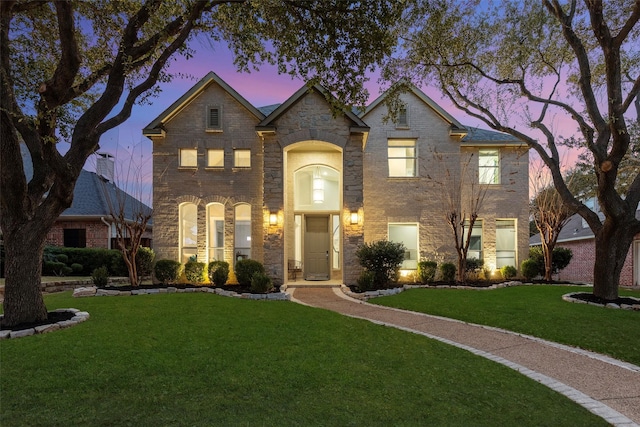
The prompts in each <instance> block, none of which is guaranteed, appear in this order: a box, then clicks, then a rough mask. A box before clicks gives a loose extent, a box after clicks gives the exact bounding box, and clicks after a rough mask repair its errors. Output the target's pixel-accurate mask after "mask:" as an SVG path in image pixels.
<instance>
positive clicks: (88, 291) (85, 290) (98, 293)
mask: <svg viewBox="0 0 640 427" xmlns="http://www.w3.org/2000/svg"><path fill="white" fill-rule="evenodd" d="M196 292H202V293H208V294H216V295H221V296H225V297H232V298H240V299H250V300H269V301H289V300H291V295H289V294H287V293H284V292H273V293H270V294H250V293H237V292H233V291H225V290H224V289H220V288H208V287H205V286H203V287H197V288H184V289H182V288H176V287H173V286H169V287H167V288H154V289H134V290H132V291H118V290H115V289H98V288H96V287H95V286H87V287H82V288H76V289H75V290H74V291H73V296H74V297H76V298H80V297H94V296H95V297H102V296H110V297H117V296H133V295H154V294H176V293H177V294H184V293H196Z"/></svg>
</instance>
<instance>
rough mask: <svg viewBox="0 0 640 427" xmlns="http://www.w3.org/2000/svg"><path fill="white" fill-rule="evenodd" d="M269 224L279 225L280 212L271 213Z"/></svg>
mask: <svg viewBox="0 0 640 427" xmlns="http://www.w3.org/2000/svg"><path fill="white" fill-rule="evenodd" d="M269 225H278V214H277V213H276V212H271V213H270V214H269Z"/></svg>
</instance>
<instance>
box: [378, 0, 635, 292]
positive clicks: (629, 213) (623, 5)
mask: <svg viewBox="0 0 640 427" xmlns="http://www.w3.org/2000/svg"><path fill="white" fill-rule="evenodd" d="M639 19H640V1H637V0H636V1H633V2H629V1H622V0H614V1H609V2H602V1H578V0H569V1H560V0H542V1H535V0H524V1H520V0H518V1H515V0H506V1H500V2H490V1H487V2H483V1H471V2H467V1H462V0H461V1H454V2H450V1H445V0H436V1H430V2H423V1H419V0H417V1H416V2H414V3H412V7H411V8H410V9H409V10H408V12H407V13H406V16H405V18H404V19H403V23H404V25H405V26H404V29H403V30H402V33H401V34H402V35H401V40H402V43H401V47H400V49H398V51H397V54H396V55H395V56H394V58H393V59H392V60H390V61H389V63H388V64H387V66H386V67H385V72H384V73H383V75H384V76H385V77H386V78H387V79H389V80H392V81H393V80H397V79H400V78H406V79H407V80H411V81H413V82H415V83H420V84H421V83H426V84H431V85H435V86H436V87H437V88H438V89H440V90H441V91H442V93H443V94H444V95H445V96H446V97H447V98H448V99H449V100H450V101H451V102H452V103H453V104H454V105H455V106H456V107H457V108H459V109H460V110H462V111H464V112H465V113H466V114H468V115H470V116H472V117H475V118H477V119H479V120H481V121H483V122H484V123H485V124H486V125H487V126H489V127H491V128H493V129H495V130H498V131H502V132H507V133H509V134H511V135H514V136H516V137H518V138H520V139H522V140H523V141H525V142H526V143H527V144H528V145H529V147H531V148H532V149H533V150H535V151H536V153H537V154H538V155H539V156H540V158H541V159H542V160H543V161H544V163H545V164H546V166H547V167H548V168H549V170H550V172H551V174H552V176H553V181H554V185H555V187H556V190H557V191H558V193H559V194H560V197H561V198H562V200H563V202H564V203H565V204H566V205H567V206H568V207H569V208H570V209H572V210H574V211H576V212H578V213H579V214H580V215H581V216H582V217H583V218H584V219H585V220H586V222H587V223H588V224H589V226H590V228H591V229H592V230H593V232H594V234H595V237H596V265H595V266H594V293H595V294H596V295H598V296H600V297H602V298H605V299H615V298H616V297H617V295H618V294H617V289H618V280H619V276H620V271H621V269H622V265H623V262H624V259H625V256H626V253H627V252H628V249H629V247H630V245H631V242H632V240H633V236H634V235H635V234H637V233H638V232H640V221H638V220H637V219H636V218H635V212H636V209H637V206H638V202H639V201H640V174H639V173H638V171H639V170H638V169H637V168H636V169H635V170H633V171H632V172H631V173H630V179H629V182H630V184H629V185H628V186H627V187H626V188H625V189H624V190H621V191H618V190H617V185H616V184H617V182H618V179H619V175H620V173H621V171H620V163H621V161H622V159H623V158H624V156H625V154H626V153H627V152H628V151H629V147H630V133H629V121H630V120H632V121H633V120H635V119H630V118H629V115H630V107H631V106H633V105H634V103H637V102H638V93H639V92H640V25H638V20H639ZM559 123H563V124H568V123H571V124H572V126H571V127H570V129H571V130H569V133H572V132H573V131H574V130H575V132H577V135H578V136H577V137H578V139H579V140H580V141H581V142H580V143H581V145H582V147H584V148H585V150H587V152H588V157H589V163H590V165H591V174H592V175H594V176H595V178H596V182H597V191H596V194H597V197H598V202H599V206H600V208H601V209H602V212H603V213H604V220H603V219H601V218H600V217H599V216H598V213H597V212H595V211H594V210H592V209H589V207H588V206H586V205H585V204H584V203H583V201H582V200H581V199H580V198H579V197H577V195H576V194H573V193H572V192H571V189H570V188H569V187H568V185H567V183H566V182H565V180H564V179H563V176H562V170H561V158H560V156H561V152H560V150H559V148H561V145H562V143H563V141H565V139H567V138H568V137H569V136H571V135H569V134H565V135H563V134H562V133H561V132H560V131H559V126H558V124H559Z"/></svg>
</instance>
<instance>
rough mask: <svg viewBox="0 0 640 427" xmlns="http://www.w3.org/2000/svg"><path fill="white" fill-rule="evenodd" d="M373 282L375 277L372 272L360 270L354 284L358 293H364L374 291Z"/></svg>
mask: <svg viewBox="0 0 640 427" xmlns="http://www.w3.org/2000/svg"><path fill="white" fill-rule="evenodd" d="M375 280H376V276H375V274H374V273H373V271H369V270H362V272H361V273H360V276H359V277H358V280H357V282H356V283H357V285H358V289H359V290H360V292H366V291H371V290H373V289H375Z"/></svg>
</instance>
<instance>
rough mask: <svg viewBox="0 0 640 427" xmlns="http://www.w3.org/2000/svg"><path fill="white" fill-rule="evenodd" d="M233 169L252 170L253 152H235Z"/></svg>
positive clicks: (237, 150)
mask: <svg viewBox="0 0 640 427" xmlns="http://www.w3.org/2000/svg"><path fill="white" fill-rule="evenodd" d="M233 167H234V168H250V167H251V150H244V149H242V150H241V149H236V150H233Z"/></svg>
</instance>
